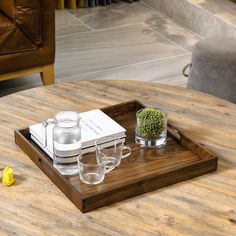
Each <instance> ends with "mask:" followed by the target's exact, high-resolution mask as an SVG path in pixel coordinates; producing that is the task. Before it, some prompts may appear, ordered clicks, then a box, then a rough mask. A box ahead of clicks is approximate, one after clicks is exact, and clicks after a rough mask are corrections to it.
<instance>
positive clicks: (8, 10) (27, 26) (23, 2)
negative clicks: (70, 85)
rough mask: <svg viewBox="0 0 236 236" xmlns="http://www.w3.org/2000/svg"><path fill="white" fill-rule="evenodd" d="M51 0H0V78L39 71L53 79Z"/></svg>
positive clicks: (45, 80)
mask: <svg viewBox="0 0 236 236" xmlns="http://www.w3.org/2000/svg"><path fill="white" fill-rule="evenodd" d="M54 5H55V0H0V81H1V80H7V79H12V78H17V77H20V76H24V75H27V74H34V73H40V74H41V78H42V82H43V84H44V85H48V84H53V83H54V66H53V65H54V60H55V6H54Z"/></svg>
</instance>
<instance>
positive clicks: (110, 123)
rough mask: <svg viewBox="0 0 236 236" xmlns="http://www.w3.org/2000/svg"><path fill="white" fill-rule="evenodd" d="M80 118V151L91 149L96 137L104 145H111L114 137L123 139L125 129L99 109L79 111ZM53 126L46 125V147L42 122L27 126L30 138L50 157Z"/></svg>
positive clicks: (51, 154) (51, 153)
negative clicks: (45, 145)
mask: <svg viewBox="0 0 236 236" xmlns="http://www.w3.org/2000/svg"><path fill="white" fill-rule="evenodd" d="M80 118H81V120H80V127H81V145H82V152H88V151H92V150H93V149H94V143H95V140H97V139H99V142H102V143H104V147H108V146H111V145H112V144H113V141H112V140H114V139H116V138H121V139H123V140H125V132H126V130H125V129H124V128H123V127H122V126H120V125H119V124H118V123H117V122H116V121H114V120H113V119H111V118H110V117H109V116H108V115H106V114H105V113H104V112H102V111H101V110H99V109H95V110H91V111H87V112H83V113H80ZM53 126H54V125H53V124H49V125H48V127H47V140H48V143H47V147H44V145H43V144H44V140H43V137H44V133H43V126H42V123H39V124H35V125H31V126H30V127H29V132H30V134H31V139H32V140H33V141H34V142H35V143H36V144H37V145H39V146H40V147H41V148H42V149H43V150H44V151H45V152H46V153H47V154H48V155H49V156H50V157H52V156H53V140H52V132H53Z"/></svg>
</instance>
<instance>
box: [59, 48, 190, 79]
mask: <svg viewBox="0 0 236 236" xmlns="http://www.w3.org/2000/svg"><path fill="white" fill-rule="evenodd" d="M190 55H191V53H190V52H187V53H182V54H179V55H175V56H169V57H163V58H157V59H153V60H147V61H141V62H137V63H131V64H128V65H122V66H116V67H112V68H109V69H102V70H95V71H92V72H86V73H84V74H80V75H79V77H82V76H87V75H92V74H96V73H101V72H108V71H113V70H117V69H123V68H129V67H133V66H138V65H144V64H149V63H152V62H157V61H165V60H170V59H174V58H178V57H184V56H190ZM76 76H77V75H72V76H70V77H68V78H74V77H76ZM57 80H58V79H57ZM59 80H60V81H62V79H61V78H60V79H59Z"/></svg>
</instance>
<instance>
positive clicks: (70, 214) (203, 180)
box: [0, 80, 236, 236]
mask: <svg viewBox="0 0 236 236" xmlns="http://www.w3.org/2000/svg"><path fill="white" fill-rule="evenodd" d="M132 99H138V100H140V101H141V102H143V103H144V104H145V105H158V106H159V107H161V108H163V109H165V110H166V111H167V112H168V117H169V119H170V121H171V122H172V123H173V125H175V126H176V127H178V128H179V129H180V130H181V132H183V133H184V134H185V135H186V136H187V137H189V138H191V139H192V140H193V141H194V142H198V143H201V144H203V145H205V147H206V148H208V149H209V150H211V151H212V152H214V153H215V154H217V156H218V157H219V166H218V171H217V172H214V173H211V174H207V175H204V176H201V177H197V178H195V179H192V180H188V181H185V182H183V183H179V184H176V185H173V186H169V187H166V188H162V189H160V190H157V191H153V192H150V193H146V194H143V195H140V196H137V197H134V198H131V199H128V200H125V201H122V202H119V203H116V204H113V205H110V206H108V207H104V208H100V209H98V210H95V211H92V212H89V213H85V214H82V213H81V212H80V211H79V210H78V209H77V208H76V207H75V206H74V205H73V204H72V203H71V202H70V200H68V199H67V197H65V196H64V195H63V193H62V192H60V190H58V189H57V187H56V186H54V184H53V183H52V182H51V181H50V180H49V179H48V178H47V177H46V176H45V175H44V174H43V173H42V172H41V171H40V170H39V169H38V168H37V167H36V166H35V165H34V164H33V162H32V161H31V160H30V159H29V158H28V157H27V156H26V155H25V154H24V153H23V152H22V151H21V150H20V149H19V148H18V147H17V146H16V145H15V143H14V136H13V131H14V129H19V128H24V127H27V126H29V125H30V124H34V123H38V122H40V121H42V120H44V119H46V118H48V117H52V116H53V115H54V114H55V113H56V112H58V111H61V110H75V111H78V112H83V111H87V110H90V109H94V108H102V107H105V106H108V105H114V104H117V103H120V102H124V101H127V100H132ZM0 107H1V111H0V129H1V136H0V152H1V157H0V169H1V173H0V176H2V169H3V168H4V167H5V166H11V167H12V168H13V171H14V174H15V179H16V182H15V184H14V185H13V186H11V187H6V186H4V185H2V184H1V185H0V199H1V204H0V216H1V219H0V235H171V236H172V235H201V236H204V235H207V236H208V235H222V236H223V235H235V233H236V105H234V104H232V103H229V102H226V101H223V100H221V99H217V98H215V97H213V96H210V95H206V94H203V93H199V92H193V91H191V90H186V89H184V88H178V87H172V86H168V85H159V84H154V83H145V82H138V81H114V80H113V81H80V82H76V83H65V84H56V85H53V86H47V87H42V88H35V89H31V90H27V91H24V92H19V93H16V94H13V95H9V96H6V97H3V98H1V99H0Z"/></svg>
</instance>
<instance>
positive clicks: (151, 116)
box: [138, 108, 165, 139]
mask: <svg viewBox="0 0 236 236" xmlns="http://www.w3.org/2000/svg"><path fill="white" fill-rule="evenodd" d="M164 129H165V117H164V115H163V113H162V112H161V111H160V110H158V109H157V108H144V109H143V110H142V111H141V112H139V113H138V131H139V133H140V135H141V136H142V137H144V138H147V139H154V138H156V137H158V136H159V135H160V134H161V133H162V132H163V130H164Z"/></svg>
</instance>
